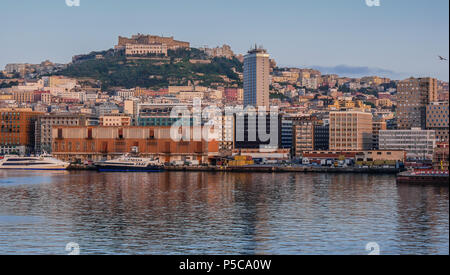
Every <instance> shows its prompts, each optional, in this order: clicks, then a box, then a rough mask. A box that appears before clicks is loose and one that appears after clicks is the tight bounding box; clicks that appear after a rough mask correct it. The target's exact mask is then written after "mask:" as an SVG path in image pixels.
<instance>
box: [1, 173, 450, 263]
mask: <svg viewBox="0 0 450 275" xmlns="http://www.w3.org/2000/svg"><path fill="white" fill-rule="evenodd" d="M448 199H449V190H448V187H433V186H426V187H424V186H410V185H397V184H396V183H395V177H394V176H388V175H351V174H341V175H334V174H294V173H293V174H251V173H245V174H235V173H194V172H191V173H183V172H180V173H178V172H170V173H153V174H152V173H150V174H146V173H118V174H116V173H97V172H11V171H8V172H7V171H0V254H67V253H68V252H66V250H65V248H66V244H67V243H69V242H75V243H78V244H79V246H80V253H81V254H368V252H367V251H366V244H367V243H369V242H376V243H378V245H379V247H380V250H381V254H449V200H448Z"/></svg>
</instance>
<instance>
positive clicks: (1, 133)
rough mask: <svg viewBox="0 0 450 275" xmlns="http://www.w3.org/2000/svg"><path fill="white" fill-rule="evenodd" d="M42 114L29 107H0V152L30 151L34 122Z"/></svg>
mask: <svg viewBox="0 0 450 275" xmlns="http://www.w3.org/2000/svg"><path fill="white" fill-rule="evenodd" d="M42 114H43V113H40V112H34V111H32V110H31V109H11V108H8V109H0V127H1V128H0V154H3V155H5V154H14V153H16V154H18V153H22V154H23V153H32V152H33V151H34V144H35V141H34V123H35V121H36V119H37V118H38V117H39V116H40V115H42Z"/></svg>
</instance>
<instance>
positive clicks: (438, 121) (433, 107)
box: [427, 101, 449, 143]
mask: <svg viewBox="0 0 450 275" xmlns="http://www.w3.org/2000/svg"><path fill="white" fill-rule="evenodd" d="M448 105H449V104H448V101H447V102H433V103H431V104H429V105H428V106H427V129H428V130H434V131H435V132H436V140H437V141H438V142H446V143H448V142H449V139H448V135H449V133H448V129H449V126H448V124H449V121H448V120H449V112H448Z"/></svg>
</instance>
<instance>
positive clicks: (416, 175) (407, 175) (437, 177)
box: [397, 170, 449, 185]
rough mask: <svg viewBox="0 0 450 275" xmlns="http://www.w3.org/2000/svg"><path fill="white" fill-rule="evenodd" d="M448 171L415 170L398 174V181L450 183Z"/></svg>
mask: <svg viewBox="0 0 450 275" xmlns="http://www.w3.org/2000/svg"><path fill="white" fill-rule="evenodd" d="M448 180H449V173H448V171H437V170H413V171H407V172H403V173H400V174H398V175H397V183H411V184H436V185H448Z"/></svg>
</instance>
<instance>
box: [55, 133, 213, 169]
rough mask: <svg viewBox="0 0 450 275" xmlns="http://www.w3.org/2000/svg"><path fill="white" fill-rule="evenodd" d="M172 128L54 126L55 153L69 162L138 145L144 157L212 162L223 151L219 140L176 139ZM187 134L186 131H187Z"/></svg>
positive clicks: (110, 156)
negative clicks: (171, 133) (171, 132)
mask: <svg viewBox="0 0 450 275" xmlns="http://www.w3.org/2000/svg"><path fill="white" fill-rule="evenodd" d="M170 129H171V127H135V126H128V127H104V126H95V127H85V126H81V127H78V126H75V127H54V128H53V130H52V137H53V155H54V156H55V157H57V158H59V159H63V160H66V161H75V160H83V161H84V160H94V161H98V160H102V159H114V158H116V157H119V156H121V155H123V154H126V153H129V152H132V150H133V149H134V148H137V149H138V151H139V153H140V154H141V156H143V157H155V158H156V157H157V158H159V160H160V162H162V163H164V162H173V161H192V160H198V161H199V162H200V163H209V161H210V159H212V158H214V157H216V156H217V155H218V152H219V143H218V142H217V141H216V140H212V141H209V142H208V141H205V140H202V141H192V137H193V129H194V127H190V128H187V131H190V134H191V135H190V136H191V141H183V140H181V141H175V140H173V139H172V138H171V136H170ZM183 134H184V135H186V134H187V133H186V131H184V132H183Z"/></svg>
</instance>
